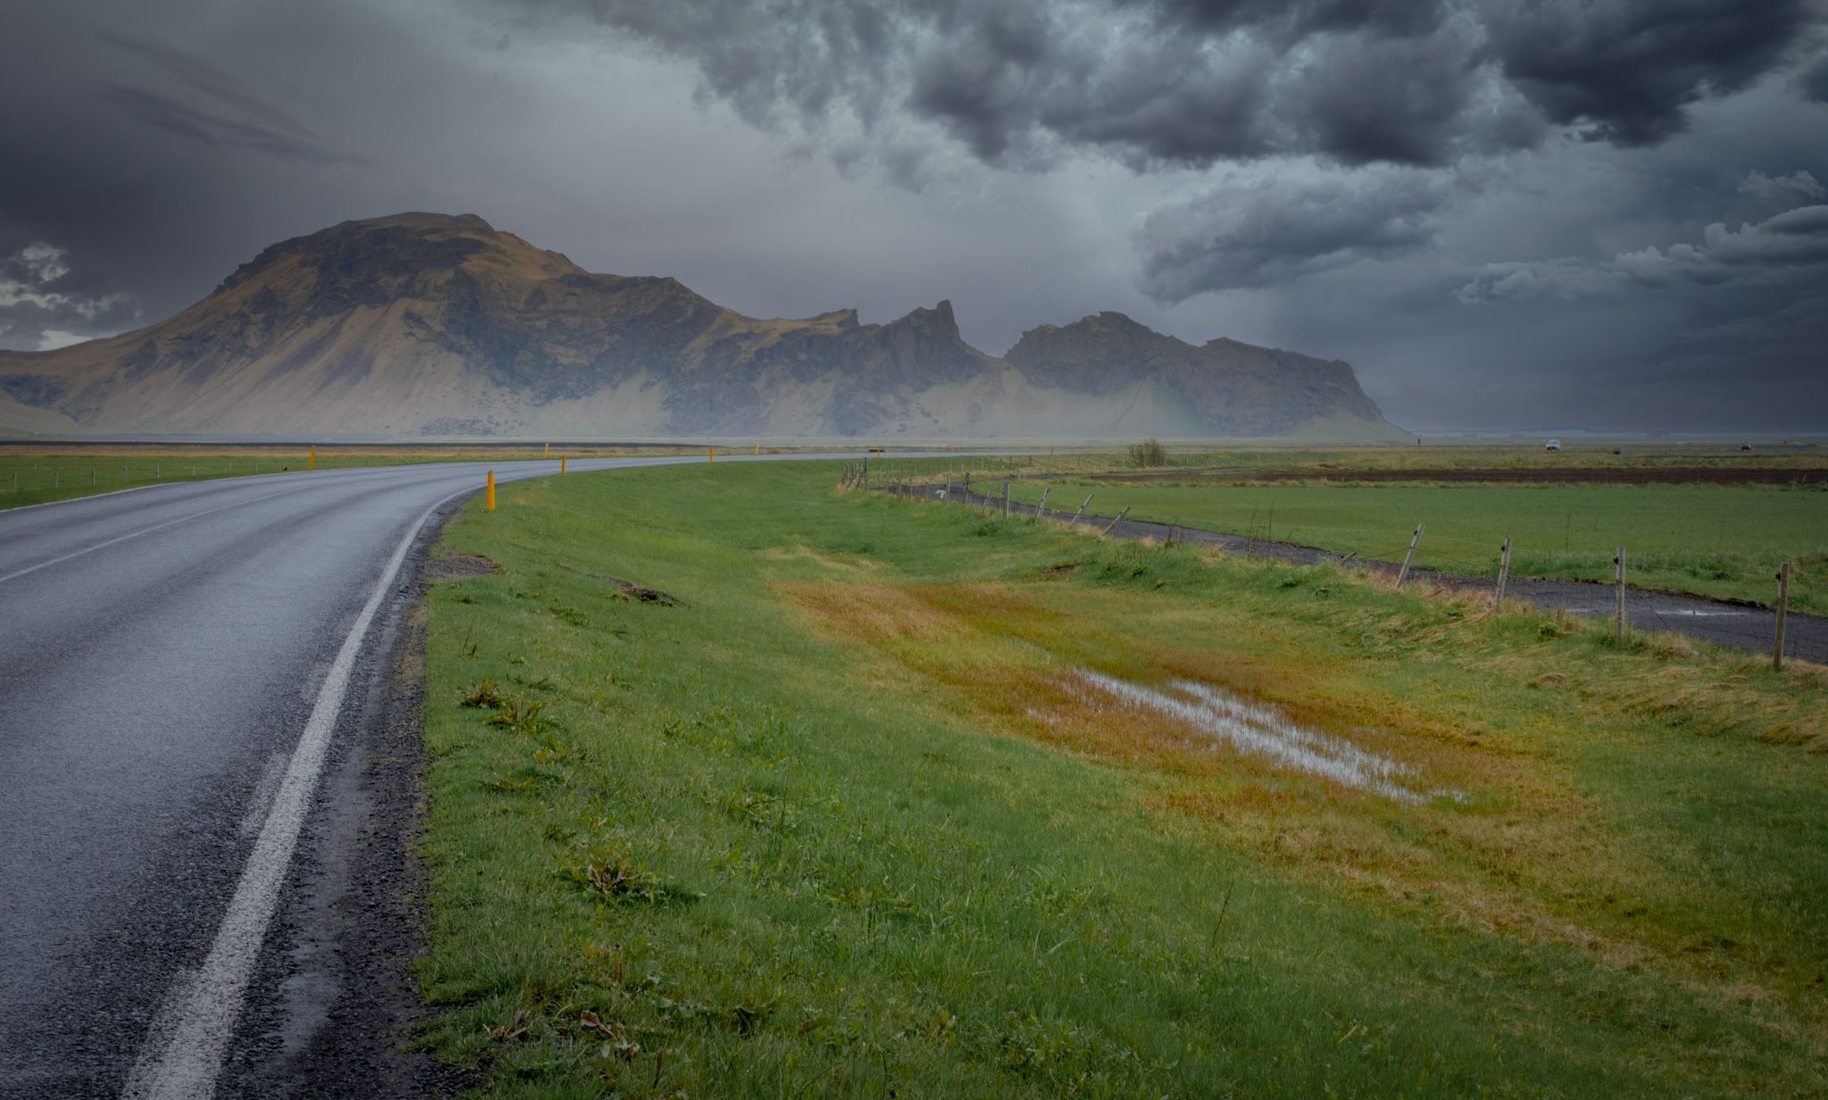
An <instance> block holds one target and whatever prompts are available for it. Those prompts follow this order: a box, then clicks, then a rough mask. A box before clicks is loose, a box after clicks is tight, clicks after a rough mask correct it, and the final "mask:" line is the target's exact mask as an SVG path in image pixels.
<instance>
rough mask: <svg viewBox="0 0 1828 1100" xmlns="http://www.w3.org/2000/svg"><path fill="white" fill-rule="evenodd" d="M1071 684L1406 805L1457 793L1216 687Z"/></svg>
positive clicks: (1079, 673)
mask: <svg viewBox="0 0 1828 1100" xmlns="http://www.w3.org/2000/svg"><path fill="white" fill-rule="evenodd" d="M1073 680H1074V683H1073V684H1072V686H1073V687H1074V688H1075V689H1076V693H1077V694H1078V695H1079V696H1080V698H1082V699H1084V700H1085V701H1087V702H1092V703H1108V701H1109V700H1113V699H1114V700H1116V703H1117V705H1118V706H1121V707H1125V708H1128V709H1131V710H1138V711H1147V712H1151V713H1154V714H1160V715H1163V716H1165V717H1168V718H1173V719H1175V720H1177V721H1180V722H1184V723H1186V724H1187V725H1189V726H1192V727H1193V728H1194V729H1197V730H1199V731H1200V732H1202V733H1205V734H1208V735H1210V736H1211V737H1212V738H1213V739H1215V740H1217V741H1222V742H1224V743H1225V744H1227V745H1230V746H1231V747H1232V748H1234V749H1236V750H1238V751H1239V752H1242V753H1246V754H1248V755H1251V756H1258V757H1264V758H1267V759H1269V760H1273V761H1275V762H1276V763H1278V764H1282V765H1285V766H1287V767H1291V768H1294V769H1296V770H1298V771H1304V772H1308V773H1309V774H1312V775H1318V776H1322V777H1324V778H1327V779H1331V780H1334V781H1335V782H1338V783H1343V784H1345V785H1346V786H1349V787H1356V788H1358V789H1359V790H1364V791H1370V792H1372V793H1374V794H1379V795H1383V796H1384V797H1385V798H1392V799H1396V800H1397V801H1399V802H1411V803H1417V802H1422V801H1424V800H1425V799H1429V798H1434V797H1437V796H1443V795H1445V796H1448V797H1456V798H1457V797H1461V796H1460V795H1459V794H1458V792H1454V791H1441V790H1421V789H1418V788H1417V780H1418V778H1419V777H1418V776H1417V775H1416V770H1415V769H1414V768H1412V767H1410V766H1409V765H1407V764H1403V763H1400V762H1398V761H1395V760H1391V759H1389V758H1388V757H1384V756H1379V755H1378V754H1376V753H1374V752H1368V751H1366V750H1364V749H1361V748H1359V747H1358V746H1357V745H1354V744H1352V743H1351V742H1350V741H1347V740H1344V739H1343V738H1339V737H1334V736H1332V735H1331V734H1325V733H1321V732H1319V731H1317V730H1311V729H1308V728H1306V727H1304V726H1301V725H1298V724H1296V723H1295V722H1292V721H1290V720H1289V719H1288V718H1287V717H1286V716H1285V715H1283V714H1281V713H1280V712H1278V711H1277V710H1276V709H1275V708H1273V707H1268V706H1264V705H1262V704H1259V703H1250V702H1246V701H1245V700H1243V699H1239V698H1238V697H1236V696H1234V695H1231V694H1229V693H1227V692H1225V691H1222V690H1220V689H1218V688H1215V687H1212V686H1211V685H1209V684H1202V683H1198V682H1196V681H1193V680H1175V681H1172V682H1171V683H1169V684H1167V685H1165V686H1164V687H1160V688H1156V687H1144V686H1142V685H1141V684H1132V683H1130V682H1129V681H1127V680H1119V679H1117V678H1116V677H1115V676H1106V675H1104V674H1103V673H1101V672H1093V671H1091V670H1090V669H1077V670H1075V671H1074V673H1073Z"/></svg>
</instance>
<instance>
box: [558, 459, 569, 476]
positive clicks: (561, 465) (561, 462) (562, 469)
mask: <svg viewBox="0 0 1828 1100" xmlns="http://www.w3.org/2000/svg"><path fill="white" fill-rule="evenodd" d="M567 457H568V456H566V455H560V456H559V473H561V474H562V473H564V472H565V459H566V458H567Z"/></svg>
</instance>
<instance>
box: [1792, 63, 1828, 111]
mask: <svg viewBox="0 0 1828 1100" xmlns="http://www.w3.org/2000/svg"><path fill="white" fill-rule="evenodd" d="M1796 83H1797V87H1798V88H1799V89H1800V90H1801V91H1802V93H1803V94H1804V95H1805V96H1808V97H1809V98H1810V99H1813V100H1815V101H1816V102H1817V103H1828V54H1823V55H1822V56H1820V57H1818V58H1816V59H1815V60H1814V61H1812V62H1810V63H1809V64H1808V65H1807V66H1805V67H1804V68H1803V70H1802V72H1800V73H1798V74H1797V78H1796Z"/></svg>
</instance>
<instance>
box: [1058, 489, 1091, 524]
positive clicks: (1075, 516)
mask: <svg viewBox="0 0 1828 1100" xmlns="http://www.w3.org/2000/svg"><path fill="white" fill-rule="evenodd" d="M1092 492H1097V490H1096V489H1094V490H1092ZM1090 503H1092V494H1091V493H1087V494H1085V499H1084V500H1082V501H1080V502H1079V510H1078V511H1077V512H1074V513H1073V518H1072V519H1069V520H1067V521H1066V525H1067V526H1068V527H1071V526H1072V525H1073V524H1075V523H1078V522H1079V517H1080V516H1082V515H1084V514H1085V506H1086V505H1088V504H1090Z"/></svg>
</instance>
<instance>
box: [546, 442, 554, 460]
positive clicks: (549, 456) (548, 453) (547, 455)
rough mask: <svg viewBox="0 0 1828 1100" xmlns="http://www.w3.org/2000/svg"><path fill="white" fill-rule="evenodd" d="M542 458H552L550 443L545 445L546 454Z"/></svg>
mask: <svg viewBox="0 0 1828 1100" xmlns="http://www.w3.org/2000/svg"><path fill="white" fill-rule="evenodd" d="M544 457H546V458H551V457H552V444H550V443H548V444H546V454H545V456H544Z"/></svg>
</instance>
